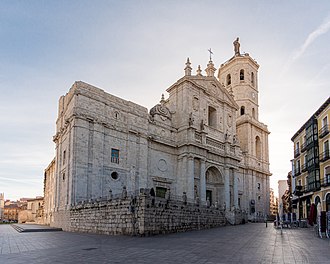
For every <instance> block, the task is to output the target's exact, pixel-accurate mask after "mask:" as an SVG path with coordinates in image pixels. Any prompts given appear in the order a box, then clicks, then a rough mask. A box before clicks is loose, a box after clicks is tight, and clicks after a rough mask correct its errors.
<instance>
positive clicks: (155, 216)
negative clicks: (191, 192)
mask: <svg viewBox="0 0 330 264" xmlns="http://www.w3.org/2000/svg"><path fill="white" fill-rule="evenodd" d="M225 222H226V221H225V216H224V211H223V210H221V209H219V208H208V207H206V206H197V205H195V204H191V203H184V202H182V201H174V200H166V199H163V198H158V197H152V196H151V197H150V196H149V197H148V196H146V195H139V196H137V197H135V198H125V199H113V200H108V201H95V202H88V203H82V204H79V205H76V206H74V207H72V208H71V210H70V228H69V231H74V232H88V233H98V234H108V235H139V236H148V235H156V234H167V233H176V232H185V231H190V230H199V229H207V228H212V227H219V226H223V225H225Z"/></svg>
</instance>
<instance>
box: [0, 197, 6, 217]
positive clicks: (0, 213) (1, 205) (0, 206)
mask: <svg viewBox="0 0 330 264" xmlns="http://www.w3.org/2000/svg"><path fill="white" fill-rule="evenodd" d="M4 210H5V194H4V193H0V220H2V219H4Z"/></svg>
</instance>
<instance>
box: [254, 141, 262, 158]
mask: <svg viewBox="0 0 330 264" xmlns="http://www.w3.org/2000/svg"><path fill="white" fill-rule="evenodd" d="M255 145H256V156H257V158H258V159H261V142H260V138H259V137H258V136H256V142H255Z"/></svg>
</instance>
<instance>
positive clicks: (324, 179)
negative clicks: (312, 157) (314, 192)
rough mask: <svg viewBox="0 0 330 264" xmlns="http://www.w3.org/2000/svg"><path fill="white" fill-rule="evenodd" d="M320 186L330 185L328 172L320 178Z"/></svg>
mask: <svg viewBox="0 0 330 264" xmlns="http://www.w3.org/2000/svg"><path fill="white" fill-rule="evenodd" d="M321 186H323V187H326V186H330V174H328V175H325V177H324V178H323V179H322V180H321Z"/></svg>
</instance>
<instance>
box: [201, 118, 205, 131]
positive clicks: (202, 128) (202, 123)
mask: <svg viewBox="0 0 330 264" xmlns="http://www.w3.org/2000/svg"><path fill="white" fill-rule="evenodd" d="M204 129H205V125H204V119H202V121H201V130H202V131H203V130H204Z"/></svg>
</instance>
